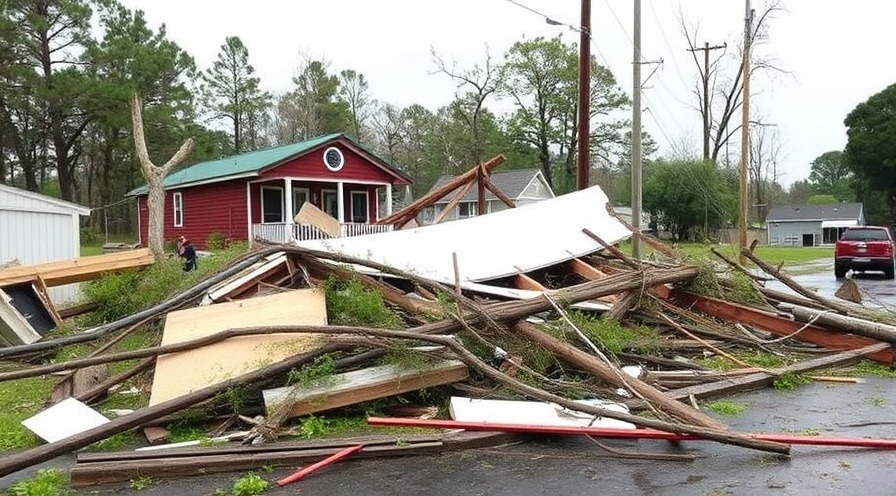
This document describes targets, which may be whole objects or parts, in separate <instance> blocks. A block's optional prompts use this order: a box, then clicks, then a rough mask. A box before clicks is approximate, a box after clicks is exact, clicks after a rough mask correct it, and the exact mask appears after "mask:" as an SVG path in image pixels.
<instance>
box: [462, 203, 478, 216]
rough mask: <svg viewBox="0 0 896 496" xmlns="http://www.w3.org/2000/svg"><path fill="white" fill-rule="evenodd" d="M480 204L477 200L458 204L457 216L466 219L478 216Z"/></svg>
mask: <svg viewBox="0 0 896 496" xmlns="http://www.w3.org/2000/svg"><path fill="white" fill-rule="evenodd" d="M477 208H478V205H477V204H476V202H464V203H458V204H457V218H458V219H466V218H469V217H476V214H477Z"/></svg>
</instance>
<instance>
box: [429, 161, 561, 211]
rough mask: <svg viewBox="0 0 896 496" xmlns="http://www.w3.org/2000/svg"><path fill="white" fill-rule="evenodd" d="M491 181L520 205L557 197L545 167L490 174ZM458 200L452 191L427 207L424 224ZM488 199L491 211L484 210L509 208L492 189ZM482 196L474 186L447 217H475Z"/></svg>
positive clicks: (443, 179)
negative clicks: (543, 168) (542, 169)
mask: <svg viewBox="0 0 896 496" xmlns="http://www.w3.org/2000/svg"><path fill="white" fill-rule="evenodd" d="M452 179H454V176H442V177H440V178H439V180H438V181H436V183H435V184H434V185H433V186H432V188H430V191H432V190H435V189H437V188H439V187H441V186H443V185H444V184H446V183H448V182H449V181H451V180H452ZM489 179H490V181H491V182H492V184H494V185H495V186H496V187H497V188H498V189H499V190H501V191H502V192H503V193H504V194H505V195H507V196H508V197H510V199H512V200H513V203H514V204H515V205H516V206H518V207H519V206H523V205H527V204H529V203H534V202H537V201H541V200H547V199H549V198H553V197H554V191H553V190H552V189H551V186H550V185H549V184H548V182H547V181H546V180H545V178H544V174H542V172H541V169H519V170H512V171H506V172H495V173H493V174H492V175H491V176H490V178H489ZM453 199H454V195H453V194H449V195H447V196H445V197H444V198H442V199H440V200H439V201H437V202H436V203H435V204H433V206H432V207H430V208H427V209H426V210H424V211H423V214H422V217H423V219H422V223H423V224H431V223H432V222H433V221H434V220H435V219H436V218H437V217H439V215H440V214H441V213H442V211H444V210H445V208H447V207H448V205H449V204H450V203H451V201H452V200H453ZM485 201H486V207H487V210H486V212H484V213H492V212H499V211H501V210H506V209H507V208H509V207H508V206H507V205H505V204H504V202H503V201H501V200H500V199H498V197H497V196H495V195H494V193H492V192H491V191H489V190H486V192H485ZM478 209H479V197H478V189H477V188H476V185H475V183H474V185H473V187H472V188H470V190H469V191H467V193H466V194H465V195H464V196H463V198H461V200H460V201H459V202H458V203H457V205H455V206H454V208H452V211H451V212H448V213H447V214H446V215H445V217H444V219H443V220H446V221H448V220H457V219H466V218H468V217H475V216H476V215H478V214H479V212H478Z"/></svg>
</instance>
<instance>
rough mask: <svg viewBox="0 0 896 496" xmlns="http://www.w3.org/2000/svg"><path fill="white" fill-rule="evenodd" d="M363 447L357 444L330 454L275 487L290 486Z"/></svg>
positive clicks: (289, 476)
mask: <svg viewBox="0 0 896 496" xmlns="http://www.w3.org/2000/svg"><path fill="white" fill-rule="evenodd" d="M363 447H364V445H363V444H358V445H355V446H351V447H348V448H345V449H344V450H342V451H340V452H339V453H335V454H332V455H330V456H328V457H326V458H324V459H323V460H321V461H319V462H317V463H315V464H313V465H309V466H307V467H305V468H303V469H301V470H299V471H298V472H296V473H294V474H292V475H288V476H286V477H284V478H282V479H280V480H278V481H277V485H278V486H280V487H283V486H285V485H287V484H291V483H293V482H295V481H297V480H299V479H301V478H302V477H305V476H306V475H308V474H310V473H311V472H314V471H315V470H317V469H319V468H322V467H326V466H327V465H330V464H331V463H335V462H338V461H339V460H341V459H343V458H345V457H347V456H348V455H351V454H352V453H354V452H356V451H360V450H361V448H363Z"/></svg>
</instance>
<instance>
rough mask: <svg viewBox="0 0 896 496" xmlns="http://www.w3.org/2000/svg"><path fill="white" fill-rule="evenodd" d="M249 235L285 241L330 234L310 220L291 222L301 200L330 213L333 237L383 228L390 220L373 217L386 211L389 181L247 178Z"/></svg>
mask: <svg viewBox="0 0 896 496" xmlns="http://www.w3.org/2000/svg"><path fill="white" fill-rule="evenodd" d="M248 187H249V192H248V193H249V197H250V203H249V204H250V207H251V208H250V219H251V222H250V239H253V240H255V239H258V240H264V241H268V242H273V243H289V242H293V241H305V240H312V239H324V238H329V237H333V236H334V229H329V230H327V232H324V231H323V230H321V229H318V228H316V227H314V226H312V225H307V224H299V223H297V222H295V218H296V215H297V214H298V213H299V210H300V209H301V208H302V205H304V204H305V203H310V204H311V205H314V206H315V207H317V208H318V209H320V210H321V211H323V212H325V213H326V214H328V215H329V216H331V217H332V218H333V219H334V220H335V221H336V223H338V226H339V234H338V236H339V237H347V236H360V235H364V234H374V233H380V232H388V231H391V230H392V226H391V225H377V224H375V222H376V221H377V220H379V219H381V218H383V217H386V216H387V215H389V214H391V213H392V201H391V199H392V185H391V184H388V183H386V184H382V183H365V182H360V181H351V182H350V181H321V180H308V179H298V178H294V177H286V178H277V179H273V180H265V181H257V182H253V183H250V184H249V185H248Z"/></svg>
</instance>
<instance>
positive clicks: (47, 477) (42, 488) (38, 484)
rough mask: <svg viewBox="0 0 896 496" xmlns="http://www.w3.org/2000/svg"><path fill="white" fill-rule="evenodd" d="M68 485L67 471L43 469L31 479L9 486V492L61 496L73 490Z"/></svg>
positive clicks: (21, 495) (29, 495) (36, 495)
mask: <svg viewBox="0 0 896 496" xmlns="http://www.w3.org/2000/svg"><path fill="white" fill-rule="evenodd" d="M67 485H68V477H66V475H65V472H63V471H61V470H58V469H55V468H50V469H41V470H38V471H37V475H35V476H34V477H32V478H31V479H26V480H22V481H19V482H16V483H15V484H14V485H13V486H12V487H10V488H9V493H10V494H12V495H13V496H59V495H63V494H68V493H70V492H71V491H69V489H68V488H67V487H66V486H67Z"/></svg>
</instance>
